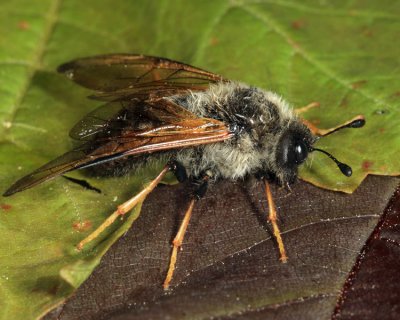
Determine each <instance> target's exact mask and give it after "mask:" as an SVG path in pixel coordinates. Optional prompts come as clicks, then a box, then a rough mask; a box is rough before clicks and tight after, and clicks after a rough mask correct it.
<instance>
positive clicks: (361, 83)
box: [351, 80, 367, 89]
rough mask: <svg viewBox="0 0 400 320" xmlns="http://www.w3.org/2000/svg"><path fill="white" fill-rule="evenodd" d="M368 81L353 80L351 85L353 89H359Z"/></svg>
mask: <svg viewBox="0 0 400 320" xmlns="http://www.w3.org/2000/svg"><path fill="white" fill-rule="evenodd" d="M366 83H367V80H360V81H356V82H353V83H352V84H351V87H352V88H353V89H358V88H360V87H362V86H363V85H364V84H366Z"/></svg>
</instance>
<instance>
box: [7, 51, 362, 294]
mask: <svg viewBox="0 0 400 320" xmlns="http://www.w3.org/2000/svg"><path fill="white" fill-rule="evenodd" d="M58 71H59V72H61V73H63V74H65V75H66V76H67V77H68V78H69V79H71V80H72V81H75V82H76V83H78V84H80V85H82V86H83V87H86V88H89V89H92V90H94V94H93V95H92V96H90V97H91V98H94V99H97V100H101V101H105V103H104V104H103V105H102V106H100V107H99V108H98V109H96V110H94V111H93V112H90V113H89V114H87V115H86V116H85V117H84V118H83V119H82V120H80V121H79V122H78V123H77V124H76V125H75V126H74V127H73V128H72V129H71V131H70V136H71V137H72V138H73V139H75V140H77V141H79V142H80V145H79V146H78V147H76V148H75V149H73V150H72V151H69V152H67V153H65V154H63V155H61V156H60V157H58V158H56V159H55V160H53V161H50V162H49V163H47V164H45V165H44V166H42V167H40V168H38V169H37V170H35V171H34V172H32V173H31V174H29V175H27V176H25V177H23V178H22V179H20V180H18V181H17V182H15V183H14V184H13V185H12V186H11V187H10V188H9V189H8V190H7V191H6V192H5V193H4V196H10V195H12V194H14V193H16V192H20V191H23V190H25V189H28V188H31V187H33V186H36V185H37V184H39V183H42V182H44V181H47V180H50V179H52V178H55V177H57V176H59V175H62V174H64V173H66V172H69V171H71V170H76V169H84V168H88V167H92V166H96V168H97V171H104V172H108V171H109V170H110V169H111V170H119V171H120V172H124V170H125V171H126V170H136V169H138V168H139V167H143V166H145V165H146V164H148V163H149V161H153V160H157V161H163V162H164V163H165V167H164V168H163V169H162V171H161V172H160V173H159V175H158V176H157V177H155V178H154V180H152V181H151V182H150V183H149V184H148V185H147V186H146V187H144V189H143V190H142V191H141V192H140V193H139V194H137V195H135V196H134V197H133V198H131V199H130V200H128V201H126V202H125V203H123V204H121V205H120V206H118V208H117V210H116V211H115V212H114V213H113V214H112V215H111V216H110V217H109V218H108V219H107V220H106V221H105V222H104V223H103V224H102V225H100V226H99V227H98V229H96V230H95V231H94V232H93V233H91V234H90V235H89V236H88V237H87V238H85V239H83V240H82V241H81V242H80V243H79V244H78V248H79V249H82V247H83V246H84V245H85V244H87V243H88V242H90V241H92V240H93V239H95V238H96V237H97V236H98V235H99V234H100V233H101V232H102V231H103V230H104V229H106V228H107V226H109V225H110V224H111V223H112V222H113V221H114V220H115V219H116V218H117V217H119V216H121V215H124V214H126V213H127V212H129V211H130V210H131V209H132V208H133V207H135V205H137V204H138V203H139V202H141V201H143V200H144V199H145V198H146V196H147V195H148V194H149V193H150V192H151V191H152V190H153V189H154V188H155V187H156V186H157V184H158V183H159V182H160V181H161V180H162V179H163V177H164V176H165V175H166V174H167V172H169V171H172V172H173V173H174V174H175V176H176V178H177V180H178V181H179V182H183V181H185V180H188V179H189V181H190V182H191V183H192V184H193V189H194V191H193V192H191V193H190V195H188V202H189V205H188V209H187V211H186V214H185V216H184V219H183V220H182V222H181V224H180V228H179V230H178V232H177V234H176V237H175V239H174V240H173V243H172V244H173V247H172V253H171V257H170V264H169V268H168V271H167V274H166V278H165V281H164V285H163V286H164V288H165V289H167V288H168V287H169V285H170V282H171V280H172V277H173V273H174V270H175V264H176V260H177V255H178V250H179V248H180V247H181V245H182V241H183V238H184V235H185V232H186V229H187V227H188V225H189V221H190V218H191V215H192V211H193V208H194V205H195V202H196V201H197V200H199V199H200V198H202V197H203V196H204V194H205V193H206V190H207V186H208V185H209V184H210V183H213V182H215V181H216V180H218V179H230V180H238V179H243V178H245V177H247V176H256V177H257V178H258V179H261V180H262V181H263V182H264V184H265V191H266V196H267V199H268V206H269V217H268V219H269V221H270V222H271V225H272V229H273V234H274V236H275V239H276V242H277V244H278V247H279V252H280V260H281V261H282V262H286V260H287V255H286V251H285V247H284V243H283V240H282V237H281V234H280V231H279V227H278V224H277V214H276V210H275V206H274V202H273V199H272V195H271V191H270V186H269V184H270V183H278V184H280V185H283V186H287V187H289V185H290V184H292V183H293V182H295V180H296V178H297V174H298V167H299V166H300V165H301V164H302V163H303V162H304V161H305V160H306V159H307V156H308V155H309V153H311V152H315V151H318V152H322V153H324V154H325V155H327V156H328V157H329V158H330V159H332V160H333V161H334V162H335V163H336V165H337V166H338V167H339V169H340V171H341V172H342V173H343V174H344V175H346V176H351V174H352V170H351V168H350V167H349V166H348V165H346V164H344V163H342V162H339V161H338V160H337V159H336V158H335V157H334V156H332V155H331V154H329V153H328V152H326V151H324V150H321V149H318V148H316V147H314V144H315V143H316V142H317V140H318V139H319V138H320V137H322V136H326V135H329V134H331V133H333V132H336V131H337V130H340V129H342V128H349V127H350V128H359V127H362V126H363V125H364V123H365V120H364V118H363V117H362V116H357V117H355V118H353V119H351V120H350V121H348V122H347V123H345V124H343V125H341V126H339V127H336V128H333V129H326V130H321V129H318V128H316V127H315V126H313V125H312V124H311V123H309V122H307V121H305V120H302V119H301V118H300V117H299V112H301V111H304V110H307V109H308V108H309V107H312V106H313V105H310V106H308V108H307V107H306V108H305V109H304V108H303V109H298V110H296V111H294V110H293V109H292V108H291V107H290V106H289V105H288V103H287V102H285V101H284V100H283V99H282V98H281V97H280V96H279V95H277V94H276V93H273V92H270V91H265V90H262V89H259V88H256V87H253V86H249V85H247V84H243V83H240V82H236V81H231V80H228V79H225V78H223V77H221V76H219V75H217V74H214V73H211V72H208V71H205V70H202V69H199V68H196V67H193V66H190V65H187V64H184V63H180V62H176V61H172V60H168V59H164V58H158V57H150V56H144V55H131V54H110V55H102V56H95V57H88V58H82V59H77V60H74V61H71V62H68V63H65V64H63V65H61V66H60V67H59V68H58Z"/></svg>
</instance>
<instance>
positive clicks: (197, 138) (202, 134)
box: [4, 99, 233, 196]
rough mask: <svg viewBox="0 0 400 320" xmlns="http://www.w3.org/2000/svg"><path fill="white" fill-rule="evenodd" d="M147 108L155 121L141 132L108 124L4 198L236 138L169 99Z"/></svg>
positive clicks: (14, 187) (215, 123)
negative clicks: (132, 160) (128, 161)
mask: <svg viewBox="0 0 400 320" xmlns="http://www.w3.org/2000/svg"><path fill="white" fill-rule="evenodd" d="M116 103H117V102H116ZM121 106H123V104H121ZM146 107H147V111H146V112H147V113H146V117H148V118H153V122H148V123H149V125H147V126H144V127H143V128H142V129H139V127H140V126H139V127H127V128H125V127H122V128H120V130H115V131H112V130H110V128H111V126H109V125H106V126H104V128H103V129H102V130H101V131H100V132H98V133H97V134H96V135H95V137H94V139H93V140H92V141H88V142H86V143H84V144H83V145H82V146H80V147H78V148H76V149H75V150H72V151H70V152H67V153H65V154H63V155H62V156H60V157H58V158H56V159H55V160H53V161H50V162H49V163H47V164H46V165H44V166H43V167H40V168H39V169H37V170H35V171H34V172H32V173H31V174H29V175H27V176H25V177H23V178H22V179H20V180H18V181H17V182H16V183H15V184H13V185H12V186H11V187H10V188H9V189H8V190H7V191H6V193H5V194H4V195H5V196H9V195H11V194H13V193H16V192H19V191H22V190H25V189H28V188H31V187H33V186H35V185H37V184H39V183H41V182H43V181H46V180H49V179H52V178H54V177H56V176H59V175H61V174H63V173H65V172H68V171H71V170H75V169H81V168H85V167H88V166H92V165H96V164H98V163H102V162H107V161H112V160H115V159H117V158H121V157H126V156H131V155H138V154H143V153H151V152H155V151H160V150H170V149H177V148H183V147H189V146H196V145H201V144H208V143H213V142H219V141H224V140H226V139H229V138H231V137H232V136H233V134H232V133H231V132H230V131H229V129H228V128H227V127H226V126H225V124H224V123H223V122H220V121H218V120H215V119H209V118H199V117H197V116H195V115H194V114H192V113H191V112H189V111H188V110H186V109H184V108H182V107H180V106H178V105H176V104H174V103H172V102H170V101H168V100H165V99H159V100H157V101H154V102H153V103H147V104H146ZM110 121H111V120H110ZM155 122H158V123H159V125H158V126H152V125H151V124H152V123H155ZM110 123H112V121H111V122H110ZM146 123H147V122H146Z"/></svg>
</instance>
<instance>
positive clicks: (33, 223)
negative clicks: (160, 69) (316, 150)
mask: <svg viewBox="0 0 400 320" xmlns="http://www.w3.org/2000/svg"><path fill="white" fill-rule="evenodd" d="M335 3H336V5H333V4H330V3H329V2H321V1H312V0H307V1H222V0H221V1H208V2H205V1H190V2H189V1H183V0H181V1H166V0H165V1H147V0H141V1H135V2H133V1H122V0H113V1H111V0H104V1H84V2H83V1H77V0H69V1H61V0H42V1H35V2H32V1H27V0H25V1H24V0H14V1H8V2H3V3H2V4H1V5H0V17H1V19H0V34H1V35H2V36H1V38H0V83H1V84H2V86H1V88H0V163H1V164H2V166H1V176H2V179H1V180H0V190H2V191H3V190H5V189H6V188H7V187H8V186H9V185H10V184H11V183H12V182H14V181H15V180H16V179H18V178H20V177H21V176H22V175H24V174H27V173H29V172H31V171H32V170H34V169H35V168H37V167H39V166H40V165H42V164H44V163H45V162H46V161H49V160H51V159H53V158H55V157H56V156H58V155H60V154H61V153H63V152H65V151H67V150H69V149H71V148H72V142H71V141H70V139H69V138H68V130H69V129H70V128H71V127H72V125H73V124H74V123H75V122H76V121H78V120H79V119H80V118H81V117H82V116H83V115H85V114H86V113H87V112H88V111H90V110H93V109H94V108H95V107H96V106H97V105H98V103H96V102H93V101H89V100H87V99H86V98H85V96H86V95H87V94H88V91H86V90H83V89H82V88H79V87H78V86H76V85H74V84H72V83H69V82H68V81H67V80H66V79H64V78H63V77H62V76H60V75H57V74H56V73H55V71H54V70H55V68H56V67H57V65H59V64H61V63H63V62H65V61H68V60H71V59H74V58H77V57H81V56H88V55H94V54H103V53H110V52H132V53H145V54H150V55H157V56H164V57H168V58H171V59H175V60H180V61H183V62H186V63H191V64H193V65H196V66H199V67H202V68H205V69H208V70H211V71H214V72H216V73H220V74H222V75H224V76H225V77H227V78H231V79H235V80H239V81H243V82H247V83H250V84H253V85H256V86H259V87H262V88H266V89H270V90H273V91H276V92H278V93H280V94H281V95H282V96H284V97H285V98H286V99H287V100H288V101H289V102H291V103H292V104H293V105H295V106H303V105H306V104H308V103H310V102H313V101H318V102H319V103H320V104H321V107H320V108H317V109H314V110H311V111H310V112H308V113H307V114H305V116H306V118H307V119H308V120H310V121H312V122H314V123H316V124H318V125H320V126H321V127H330V126H336V125H337V124H339V123H341V122H344V121H346V120H348V119H350V118H351V117H353V116H354V115H357V114H363V115H365V117H366V119H367V126H366V127H365V128H363V129H358V130H343V131H342V132H340V133H337V134H335V135H333V136H330V137H329V138H326V139H321V141H320V142H319V143H318V147H321V148H323V149H325V150H327V151H329V152H331V153H332V154H334V155H335V156H336V157H338V158H339V159H340V160H341V161H343V162H346V163H348V164H350V165H351V166H352V167H353V171H354V175H353V177H352V178H350V179H349V178H346V177H343V176H341V175H340V173H338V170H337V168H336V167H335V165H334V164H333V163H332V162H331V161H330V160H329V159H327V158H325V157H323V155H321V154H315V155H313V161H312V162H311V161H310V162H309V163H307V164H306V165H305V166H304V168H303V169H304V170H302V172H301V177H302V178H303V179H305V180H308V181H311V182H313V183H315V184H317V185H319V186H322V187H324V188H328V189H333V190H341V191H346V192H351V191H353V190H354V189H355V188H356V187H357V186H358V185H359V184H360V182H361V181H362V180H363V179H364V178H365V176H366V175H367V174H369V173H373V174H384V175H394V174H399V160H398V159H399V158H398V157H397V153H398V145H399V139H400V138H399V137H400V132H399V130H400V128H399V126H398V125H397V121H396V120H397V118H398V116H399V115H398V106H399V99H400V94H399V90H400V89H399V87H398V86H399V81H398V77H399V70H398V68H399V67H398V66H399V65H400V64H399V62H400V61H399V57H400V54H399V53H400V52H399V51H400V49H399V47H398V45H397V43H396V41H395V40H396V39H397V38H396V37H397V31H398V30H399V16H398V15H397V14H396V13H397V12H399V9H400V3H397V2H394V1H386V2H385V3H382V2H380V3H379V5H378V4H377V3H376V2H375V1H372V0H370V1H363V2H354V1H344V0H343V1H340V5H338V2H335ZM311 164H312V166H311ZM158 171H159V168H152V169H151V170H148V171H147V170H146V172H141V173H139V174H135V175H131V176H126V177H123V178H101V179H96V178H93V177H88V176H85V175H83V174H82V173H80V172H76V173H74V174H73V175H74V177H76V178H79V179H85V180H86V181H88V182H89V183H90V184H91V185H93V186H95V187H96V188H99V189H101V191H102V193H101V194H98V193H96V192H94V191H90V190H84V189H82V187H80V186H78V185H76V184H73V183H71V182H69V181H66V180H65V179H63V178H61V177H60V178H57V179H55V180H53V181H51V182H48V183H45V184H43V185H41V186H38V187H35V188H33V189H31V190H28V191H25V192H23V193H20V194H17V195H15V196H13V197H11V198H3V199H1V200H0V203H1V209H0V213H1V214H0V228H1V231H2V238H1V240H0V255H1V259H0V269H1V270H2V273H1V277H0V295H1V297H0V310H2V311H1V314H0V315H1V317H2V318H3V319H18V318H21V319H26V318H27V317H32V318H35V317H38V316H39V315H41V314H43V313H44V312H46V310H49V309H51V308H52V307H54V306H55V305H56V304H58V303H60V302H61V301H63V300H64V299H65V297H66V296H68V295H70V294H71V293H72V292H73V291H74V290H75V289H76V287H77V286H79V285H80V284H81V283H82V281H84V280H85V279H86V278H87V277H88V275H89V274H90V272H91V271H92V270H93V268H94V267H95V266H96V265H97V264H98V262H99V260H100V258H101V256H102V255H103V254H104V252H105V251H106V250H107V248H109V246H110V245H111V244H112V243H113V242H114V241H115V240H116V239H117V238H118V237H119V236H120V235H121V234H123V233H124V231H125V230H127V229H128V228H129V226H130V224H131V223H132V222H133V220H134V219H135V218H136V217H137V215H138V214H139V209H140V208H137V209H136V210H135V212H133V214H131V215H130V216H129V218H128V219H127V220H128V221H127V223H120V224H119V225H121V226H122V227H119V226H115V228H114V229H113V230H116V231H115V232H114V233H112V232H111V231H112V230H110V232H109V236H107V237H103V238H102V239H103V240H104V241H103V242H101V243H100V244H98V245H97V246H93V247H92V250H91V249H90V248H89V249H88V250H87V251H84V252H82V253H79V252H77V251H76V250H75V249H74V248H75V245H76V244H77V243H78V242H79V241H80V240H81V239H82V238H84V236H85V235H87V234H88V233H89V232H90V230H93V228H94V227H95V226H97V225H99V224H100V223H101V221H103V220H104V218H105V217H106V216H108V215H109V214H110V213H111V212H112V211H113V210H114V208H115V206H116V205H117V204H119V203H120V202H122V201H123V200H125V199H127V198H128V197H129V196H131V195H132V194H134V193H135V192H137V191H138V190H139V189H140V188H141V187H142V186H143V184H144V183H145V182H146V181H148V180H149V179H150V178H152V177H154V176H155V175H156V174H157V172H158Z"/></svg>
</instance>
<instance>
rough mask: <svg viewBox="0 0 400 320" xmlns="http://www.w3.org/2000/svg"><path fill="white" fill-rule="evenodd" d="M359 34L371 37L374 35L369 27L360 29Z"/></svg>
mask: <svg viewBox="0 0 400 320" xmlns="http://www.w3.org/2000/svg"><path fill="white" fill-rule="evenodd" d="M361 34H362V35H363V36H365V37H368V38H371V37H372V36H373V35H374V32H373V31H372V30H371V29H369V28H365V29H363V30H362V31H361Z"/></svg>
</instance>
